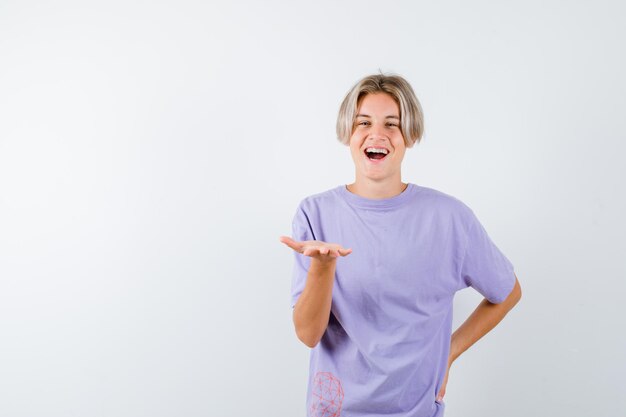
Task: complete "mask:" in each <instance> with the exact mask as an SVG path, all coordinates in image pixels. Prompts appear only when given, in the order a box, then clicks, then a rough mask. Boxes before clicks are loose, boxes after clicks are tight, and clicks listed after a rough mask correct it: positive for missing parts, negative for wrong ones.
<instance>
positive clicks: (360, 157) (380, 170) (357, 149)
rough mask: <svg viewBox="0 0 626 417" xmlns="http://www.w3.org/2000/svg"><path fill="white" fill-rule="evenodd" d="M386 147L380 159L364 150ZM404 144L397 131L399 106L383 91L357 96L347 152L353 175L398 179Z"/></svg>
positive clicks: (379, 178)
mask: <svg viewBox="0 0 626 417" xmlns="http://www.w3.org/2000/svg"><path fill="white" fill-rule="evenodd" d="M372 147H373V148H378V149H386V150H387V155H386V156H385V157H384V158H382V159H374V158H370V156H371V155H372V154H371V153H370V154H368V153H367V152H366V150H369V149H370V148H372ZM405 151H406V145H405V143H404V137H403V136H402V132H401V131H400V109H399V107H398V104H397V103H396V102H395V100H394V99H393V98H392V97H391V96H390V95H389V94H387V93H374V94H367V95H366V96H364V97H363V98H362V99H361V102H360V104H359V106H358V109H357V116H356V118H355V121H354V126H353V131H352V136H351V137H350V152H351V154H352V159H353V160H354V165H355V167H356V174H357V178H358V177H359V176H361V177H367V178H370V179H373V180H382V179H388V178H389V179H393V178H394V177H397V180H398V181H400V165H401V163H402V159H403V158H404V153H405Z"/></svg>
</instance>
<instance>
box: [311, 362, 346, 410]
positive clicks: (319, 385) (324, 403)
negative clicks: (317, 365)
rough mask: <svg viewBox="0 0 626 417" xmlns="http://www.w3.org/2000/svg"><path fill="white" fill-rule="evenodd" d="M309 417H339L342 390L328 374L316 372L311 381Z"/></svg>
mask: <svg viewBox="0 0 626 417" xmlns="http://www.w3.org/2000/svg"><path fill="white" fill-rule="evenodd" d="M311 395H312V396H313V398H312V402H311V413H310V417H340V416H341V404H342V403H343V388H342V386H341V381H340V380H339V378H337V377H335V376H334V375H333V374H331V373H330V372H318V373H317V374H315V379H314V380H313V387H312V392H311Z"/></svg>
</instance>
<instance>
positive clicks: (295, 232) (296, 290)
mask: <svg viewBox="0 0 626 417" xmlns="http://www.w3.org/2000/svg"><path fill="white" fill-rule="evenodd" d="M291 226H292V235H291V238H292V239H293V240H296V241H299V242H300V241H303V240H315V239H314V237H313V232H312V231H311V226H310V225H309V221H308V218H307V216H306V214H305V212H304V210H303V209H302V204H300V205H299V206H298V210H297V211H296V214H295V215H294V217H293V221H292V224H291ZM292 252H293V255H294V263H293V272H292V277H291V308H293V307H294V306H295V305H296V301H298V297H300V294H301V293H302V291H303V290H304V284H305V283H306V277H307V274H308V272H309V267H310V266H311V257H309V256H306V255H303V254H301V253H299V252H296V251H295V250H292Z"/></svg>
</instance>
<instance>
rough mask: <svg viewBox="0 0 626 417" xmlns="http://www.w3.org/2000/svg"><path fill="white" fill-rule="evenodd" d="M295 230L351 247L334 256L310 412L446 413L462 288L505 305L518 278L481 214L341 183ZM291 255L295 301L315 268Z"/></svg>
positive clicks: (450, 202) (315, 415) (446, 202)
mask: <svg viewBox="0 0 626 417" xmlns="http://www.w3.org/2000/svg"><path fill="white" fill-rule="evenodd" d="M292 225H293V236H292V237H293V239H295V240H297V241H302V240H322V241H324V242H328V243H339V244H341V245H342V246H343V247H345V248H352V253H350V254H349V255H348V256H345V257H339V258H338V259H337V266H336V270H335V282H334V285H333V293H332V306H331V312H330V320H329V323H328V327H327V329H326V331H325V333H324V335H323V337H322V339H321V341H320V342H319V343H318V344H317V345H316V346H315V347H314V348H312V349H311V356H310V374H309V381H308V390H307V399H306V412H307V414H306V415H307V416H308V417H331V416H332V417H364V416H381V415H385V416H387V417H442V416H443V413H444V409H445V403H444V401H441V402H438V401H436V395H437V393H438V392H439V389H440V387H441V384H442V383H443V379H444V377H445V373H446V369H447V363H448V354H449V351H450V336H451V333H452V301H453V297H454V294H455V293H456V292H457V291H459V290H461V289H463V288H466V287H468V286H471V287H472V288H474V289H475V290H477V291H478V292H479V293H480V294H482V295H483V296H484V297H486V298H487V299H488V300H489V301H491V302H492V303H500V302H502V301H504V299H506V298H507V296H508V295H509V294H510V292H511V290H512V289H513V286H514V284H515V275H514V273H513V265H512V264H511V262H510V261H509V260H508V259H507V258H506V257H505V256H504V254H503V253H502V252H501V251H500V250H499V249H498V248H497V247H496V245H495V244H494V243H493V241H492V240H491V239H490V238H489V236H488V235H487V232H486V231H485V229H484V228H483V226H482V225H481V224H480V222H479V221H478V219H477V217H476V216H475V214H474V213H473V211H472V210H471V209H470V208H469V207H468V206H467V205H465V204H464V203H463V202H461V201H460V200H458V199H457V198H455V197H452V196H450V195H448V194H445V193H443V192H441V191H437V190H435V189H432V188H428V187H423V186H419V185H416V184H412V183H408V186H407V188H406V189H405V190H404V191H403V192H402V193H400V194H398V195H396V196H394V197H391V198H386V199H369V198H365V197H361V196H358V195H356V194H354V193H352V192H350V191H349V190H348V189H347V188H346V186H345V185H341V186H338V187H336V188H333V189H330V190H328V191H325V192H322V193H319V194H314V195H311V196H309V197H306V198H305V199H303V200H302V201H301V202H300V204H299V206H298V209H297V211H296V214H295V216H294V218H293V224H292ZM294 255H295V263H294V269H293V277H292V288H291V304H292V306H294V305H295V304H296V301H297V300H298V297H299V296H300V294H301V293H302V290H303V289H304V285H305V282H306V278H307V271H308V269H309V266H310V264H311V258H310V257H308V256H305V255H303V254H300V253H298V252H294ZM444 400H445V398H444Z"/></svg>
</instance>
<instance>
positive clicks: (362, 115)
mask: <svg viewBox="0 0 626 417" xmlns="http://www.w3.org/2000/svg"><path fill="white" fill-rule="evenodd" d="M355 117H372V116H370V115H369V114H357V115H356V116H355ZM385 119H398V120H400V118H399V117H398V116H387V117H385Z"/></svg>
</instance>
